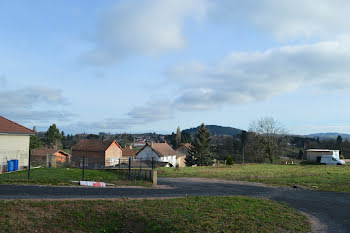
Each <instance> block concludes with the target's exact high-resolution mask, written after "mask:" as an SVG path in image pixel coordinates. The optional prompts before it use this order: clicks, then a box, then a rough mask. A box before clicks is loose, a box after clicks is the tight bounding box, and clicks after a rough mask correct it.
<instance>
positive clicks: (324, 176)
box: [157, 164, 350, 192]
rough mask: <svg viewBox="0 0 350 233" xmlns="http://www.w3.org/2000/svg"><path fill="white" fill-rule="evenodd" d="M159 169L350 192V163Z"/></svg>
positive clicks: (172, 173) (176, 173)
mask: <svg viewBox="0 0 350 233" xmlns="http://www.w3.org/2000/svg"><path fill="white" fill-rule="evenodd" d="M157 170H158V176H163V177H164V176H165V177H206V178H217V179H227V180H237V181H250V182H261V183H265V184H271V185H299V186H302V187H305V188H314V189H318V190H321V191H337V192H350V179H349V177H350V166H325V165H274V164H246V165H233V166H222V167H185V168H180V169H174V168H158V169H157Z"/></svg>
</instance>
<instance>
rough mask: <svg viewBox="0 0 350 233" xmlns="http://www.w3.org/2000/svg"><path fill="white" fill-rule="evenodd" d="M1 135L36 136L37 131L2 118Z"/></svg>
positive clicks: (0, 119)
mask: <svg viewBox="0 0 350 233" xmlns="http://www.w3.org/2000/svg"><path fill="white" fill-rule="evenodd" d="M0 133H8V134H35V131H34V130H31V129H28V128H26V127H24V126H22V125H20V124H17V123H16V122H13V121H10V120H8V119H6V118H5V117H2V116H0Z"/></svg>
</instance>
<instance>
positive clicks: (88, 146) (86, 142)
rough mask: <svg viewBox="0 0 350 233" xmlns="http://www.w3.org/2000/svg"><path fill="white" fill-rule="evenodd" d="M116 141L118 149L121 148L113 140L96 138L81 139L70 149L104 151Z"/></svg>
mask: <svg viewBox="0 0 350 233" xmlns="http://www.w3.org/2000/svg"><path fill="white" fill-rule="evenodd" d="M112 143H116V144H117V146H118V147H119V148H120V149H123V148H122V147H121V146H120V145H119V144H118V143H117V142H116V141H115V140H114V141H111V140H104V141H101V140H98V139H83V140H80V141H79V142H78V143H77V144H75V145H74V146H73V147H72V150H79V151H106V150H107V149H108V147H110V146H111V145H112Z"/></svg>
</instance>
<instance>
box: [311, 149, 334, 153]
mask: <svg viewBox="0 0 350 233" xmlns="http://www.w3.org/2000/svg"><path fill="white" fill-rule="evenodd" d="M306 151H312V152H333V151H339V150H329V149H308V150H306Z"/></svg>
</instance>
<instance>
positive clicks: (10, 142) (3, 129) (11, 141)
mask: <svg viewBox="0 0 350 233" xmlns="http://www.w3.org/2000/svg"><path fill="white" fill-rule="evenodd" d="M34 134H35V132H34V131H33V130H30V129H28V128H26V127H24V126H22V125H19V124H17V123H15V122H13V121H10V120H8V119H6V118H4V117H2V116H0V172H3V171H7V161H10V160H13V159H18V167H19V168H23V167H27V166H28V161H29V141H30V136H31V135H34Z"/></svg>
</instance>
